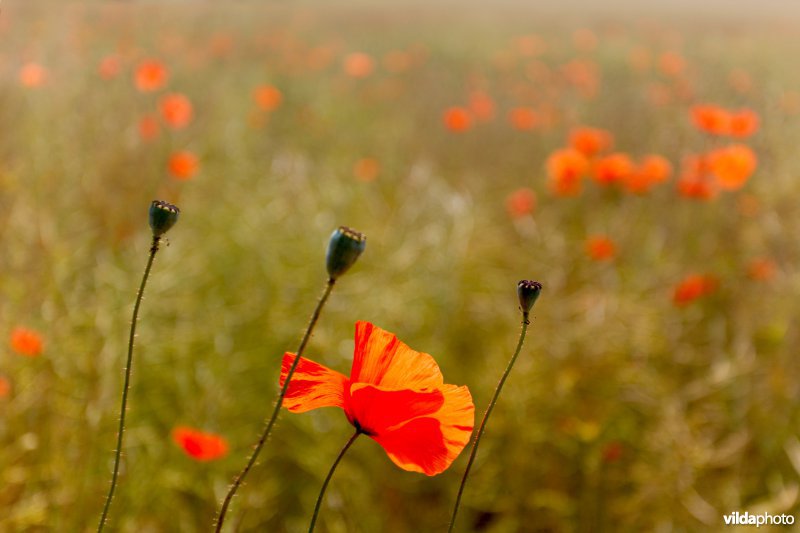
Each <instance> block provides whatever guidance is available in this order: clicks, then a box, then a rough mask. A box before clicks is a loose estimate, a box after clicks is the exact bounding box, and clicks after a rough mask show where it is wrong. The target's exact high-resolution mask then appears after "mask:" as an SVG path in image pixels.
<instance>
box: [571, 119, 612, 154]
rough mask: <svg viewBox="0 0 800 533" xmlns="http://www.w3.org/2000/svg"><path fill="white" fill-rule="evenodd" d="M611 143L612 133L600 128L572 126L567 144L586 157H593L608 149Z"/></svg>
mask: <svg viewBox="0 0 800 533" xmlns="http://www.w3.org/2000/svg"><path fill="white" fill-rule="evenodd" d="M613 144H614V137H613V135H611V133H610V132H608V131H606V130H602V129H600V128H589V127H587V126H580V127H577V128H574V129H573V130H572V131H571V132H570V134H569V145H570V146H572V147H573V148H575V149H576V150H578V151H579V152H581V153H582V154H583V155H585V156H586V157H593V156H595V155H597V154H599V153H601V152H605V151H606V150H610V149H611V146H612V145H613Z"/></svg>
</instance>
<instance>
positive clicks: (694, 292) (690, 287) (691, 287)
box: [672, 274, 719, 307]
mask: <svg viewBox="0 0 800 533" xmlns="http://www.w3.org/2000/svg"><path fill="white" fill-rule="evenodd" d="M718 284H719V283H718V282H717V278H715V277H714V276H711V275H708V274H690V275H688V276H686V277H685V278H683V279H682V280H681V281H680V282H679V283H678V285H677V286H676V287H675V289H674V291H673V294H672V302H673V303H674V304H675V305H676V306H678V307H684V306H687V305H689V304H690V303H692V302H693V301H695V300H697V299H698V298H700V297H702V296H706V295H708V294H711V293H713V292H714V291H716V290H717V285H718Z"/></svg>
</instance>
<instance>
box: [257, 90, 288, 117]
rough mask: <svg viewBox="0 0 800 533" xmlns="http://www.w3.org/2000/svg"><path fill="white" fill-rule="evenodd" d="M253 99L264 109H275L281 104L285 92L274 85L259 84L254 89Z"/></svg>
mask: <svg viewBox="0 0 800 533" xmlns="http://www.w3.org/2000/svg"><path fill="white" fill-rule="evenodd" d="M253 101H255V103H256V106H258V108H259V109H260V110H262V111H274V110H275V109H277V107H278V106H279V105H281V101H283V94H282V93H281V91H280V90H279V89H278V88H277V87H273V86H272V85H259V86H258V87H256V88H255V90H254V91H253Z"/></svg>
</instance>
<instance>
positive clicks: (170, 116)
mask: <svg viewBox="0 0 800 533" xmlns="http://www.w3.org/2000/svg"><path fill="white" fill-rule="evenodd" d="M159 108H160V110H161V118H163V119H164V122H165V123H166V124H167V126H169V127H171V128H173V129H176V130H179V129H182V128H185V127H186V126H188V125H189V123H190V122H191V121H192V116H193V115H194V108H193V107H192V101H191V100H189V98H187V97H186V95H183V94H180V93H172V94H168V95H166V96H164V97H163V98H162V99H161V101H160V102H159Z"/></svg>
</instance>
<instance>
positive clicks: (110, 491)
mask: <svg viewBox="0 0 800 533" xmlns="http://www.w3.org/2000/svg"><path fill="white" fill-rule="evenodd" d="M160 241H161V237H160V236H159V235H153V243H152V245H151V246H150V256H149V257H148V258H147V266H146V267H145V269H144V275H143V276H142V283H141V284H140V285H139V292H138V293H137V294H136V303H135V304H134V305H133V319H132V320H131V333H130V336H129V337H128V359H127V362H126V363H125V383H124V384H123V386H122V402H121V406H120V410H119V428H118V429H117V449H116V452H115V454H114V472H113V473H112V474H111V486H110V487H109V489H108V495H107V496H106V503H105V505H104V506H103V514H102V515H101V516H100V523H99V524H98V526H97V531H98V533H100V532H101V531H103V527H104V526H105V524H106V518H107V517H108V510H109V508H110V507H111V500H112V499H113V498H114V490H115V489H116V488H117V476H118V475H119V463H120V458H121V456H122V436H123V435H124V434H125V411H126V407H127V404H128V390H129V389H130V384H131V367H132V365H133V340H134V338H135V337H136V320H137V319H138V317H139V306H140V305H141V303H142V295H143V294H144V287H145V285H146V284H147V278H148V277H149V276H150V269H151V268H152V266H153V260H154V259H155V257H156V252H158V244H159V242H160Z"/></svg>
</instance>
